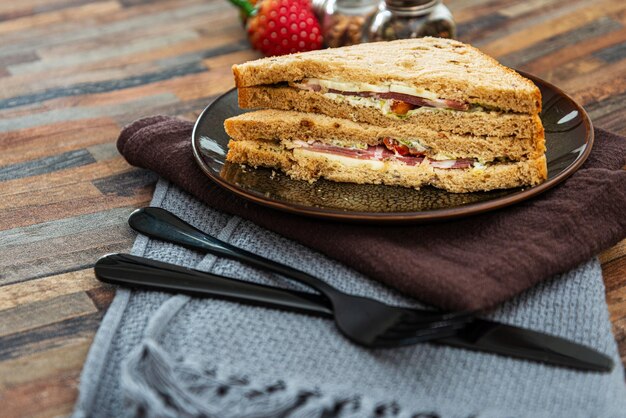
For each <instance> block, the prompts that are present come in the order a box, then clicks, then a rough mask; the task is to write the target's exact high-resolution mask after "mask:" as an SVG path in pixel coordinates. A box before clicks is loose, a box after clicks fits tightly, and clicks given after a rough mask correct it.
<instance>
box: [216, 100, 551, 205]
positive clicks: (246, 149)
mask: <svg viewBox="0 0 626 418" xmlns="http://www.w3.org/2000/svg"><path fill="white" fill-rule="evenodd" d="M224 126H225V129H226V132H227V133H228V135H229V136H230V137H231V138H232V140H231V141H230V142H229V144H228V147H229V151H228V155H227V160H228V161H230V162H232V163H239V164H246V165H249V166H252V167H259V166H263V167H272V168H278V169H280V170H282V171H284V172H285V173H287V174H288V175H290V176H291V177H292V178H294V179H297V180H306V181H314V180H317V179H318V178H326V179H328V180H333V181H338V182H350V183H368V184H387V185H396V186H404V187H412V188H420V187H422V186H427V185H431V186H434V187H438V188H441V189H445V190H447V191H449V192H454V193H462V192H474V191H484V190H493V189H502V188H512V187H518V186H521V185H530V184H538V183H540V182H541V181H543V180H544V179H545V178H546V175H547V173H546V162H545V155H544V145H543V142H536V141H531V140H524V139H517V138H502V137H481V136H469V135H456V134H439V135H437V134H434V133H433V132H431V131H430V130H429V129H428V128H420V129H418V130H417V131H416V130H415V129H414V128H411V127H409V128H407V126H406V124H402V123H397V124H395V125H392V126H388V127H380V126H375V125H370V124H366V123H361V122H353V121H350V120H346V119H340V118H333V117H329V116H326V115H319V114H313V113H302V112H294V111H280V110H260V111H256V112H250V113H244V114H242V115H239V116H236V117H233V118H230V119H227V120H226V121H225V124H224ZM419 133H422V134H423V135H419Z"/></svg>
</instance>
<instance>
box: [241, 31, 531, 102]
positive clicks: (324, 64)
mask: <svg viewBox="0 0 626 418" xmlns="http://www.w3.org/2000/svg"><path fill="white" fill-rule="evenodd" d="M233 74H234V77H235V83H236V85H237V87H238V88H242V87H252V86H260V85H272V84H276V83H280V82H285V81H299V80H302V79H304V78H320V79H327V80H342V81H355V82H365V83H370V84H375V85H383V84H389V83H390V82H397V83H402V84H405V85H409V86H413V87H415V88H418V89H426V90H428V91H431V92H433V93H436V94H437V95H438V97H440V98H443V99H452V100H458V101H462V102H468V103H480V104H484V105H487V106H491V107H494V108H498V109H503V110H507V111H512V112H520V113H529V114H535V113H539V112H540V111H541V92H540V91H539V89H538V88H537V86H535V85H534V84H533V83H532V82H531V81H530V80H528V79H526V78H524V77H522V76H521V75H520V74H518V73H517V72H515V71H514V70H512V69H510V68H508V67H505V66H503V65H501V64H500V63H499V62H498V61H496V60H495V59H493V58H491V57H489V56H488V55H486V54H484V53H482V52H481V51H479V50H478V49H476V48H474V47H472V46H471V45H467V44H463V43H461V42H458V41H455V40H449V39H441V38H430V37H426V38H419V39H404V40H397V41H391V42H375V43H366V44H359V45H353V46H348V47H343V48H334V49H326V50H321V51H311V52H303V53H298V54H291V55H285V56H281V57H269V58H262V59H259V60H255V61H250V62H247V63H244V64H240V65H235V66H233Z"/></svg>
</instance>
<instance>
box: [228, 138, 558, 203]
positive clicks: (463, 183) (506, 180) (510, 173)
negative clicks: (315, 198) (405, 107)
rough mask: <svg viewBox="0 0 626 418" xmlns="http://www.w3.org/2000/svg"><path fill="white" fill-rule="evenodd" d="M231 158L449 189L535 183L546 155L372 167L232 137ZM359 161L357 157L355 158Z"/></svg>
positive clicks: (340, 177)
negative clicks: (444, 165)
mask: <svg viewBox="0 0 626 418" xmlns="http://www.w3.org/2000/svg"><path fill="white" fill-rule="evenodd" d="M226 159H227V161H229V162H231V163H238V164H246V165H249V166H252V167H259V166H263V167H271V168H277V169H280V170H282V171H284V172H285V173H287V174H288V175H289V176H290V177H292V178H293V179H296V180H306V181H311V182H312V181H315V180H317V179H319V178H322V177H323V178H326V179H328V180H332V181H338V182H350V183H360V184H387V185H392V186H403V187H412V188H416V189H419V188H420V187H423V186H427V185H432V186H434V187H437V188H440V189H444V190H447V191H449V192H452V193H466V192H476V191H488V190H494V189H508V188H514V187H520V186H525V185H535V184H539V183H541V182H543V181H544V180H545V179H546V178H547V168H546V158H545V155H542V156H540V157H538V158H536V159H530V160H524V161H518V162H514V163H501V164H494V165H492V166H489V167H487V168H485V169H447V170H446V169H437V168H433V167H432V166H430V165H428V164H420V165H418V166H408V165H406V164H403V163H400V162H391V161H388V162H385V163H384V164H383V166H382V167H378V168H372V167H371V166H370V165H369V164H367V163H366V162H363V161H362V160H355V161H356V165H353V166H350V167H347V166H346V165H344V164H342V163H341V162H340V161H337V160H336V159H332V158H328V157H327V156H326V155H325V154H322V153H307V152H306V151H305V152H302V150H300V152H294V151H293V150H289V149H286V148H285V147H283V146H281V145H280V144H278V143H272V142H258V141H231V142H230V143H229V151H228V154H227V157H226ZM359 161H360V163H359Z"/></svg>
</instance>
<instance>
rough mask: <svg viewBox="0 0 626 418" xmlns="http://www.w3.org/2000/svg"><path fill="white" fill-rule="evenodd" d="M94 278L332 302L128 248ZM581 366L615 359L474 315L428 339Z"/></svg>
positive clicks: (224, 294) (239, 297)
mask: <svg viewBox="0 0 626 418" xmlns="http://www.w3.org/2000/svg"><path fill="white" fill-rule="evenodd" d="M94 271H95V274H96V277H97V278H98V280H100V281H102V282H105V283H110V284H115V285H121V286H131V287H135V288H144V289H150V290H159V291H169V292H179V293H185V294H190V295H193V296H201V297H207V296H209V297H216V298H223V299H228V300H234V301H237V302H242V301H243V302H246V303H248V304H254V305H260V306H265V307H269V308H278V309H282V310H288V311H293V312H297V313H302V314H308V315H314V316H320V317H324V318H332V316H333V313H332V308H331V305H330V303H329V302H328V301H327V300H326V298H324V297H323V296H321V295H318V294H313V293H306V292H300V291H296V290H290V289H283V288H279V287H273V286H266V285H261V284H256V283H251V282H246V281H243V280H239V279H234V278H230V277H224V276H219V275H216V274H212V273H206V272H202V271H199V270H194V269H189V268H185V267H181V266H177V265H175V264H170V263H164V262H160V261H156V260H151V259H148V258H144V257H139V256H133V255H130V254H110V255H106V256H104V257H102V258H100V259H99V260H98V261H97V262H96V265H95V267H94ZM432 342H433V343H436V344H444V345H449V346H454V347H459V348H465V349H469V350H478V351H484V352H488V353H495V354H500V355H506V356H511V357H517V358H521V359H526V360H532V361H539V362H543V363H547V364H551V365H556V366H565V367H571V368H575V369H579V370H585V371H595V372H609V371H611V370H612V369H613V366H614V364H613V360H612V359H611V358H610V357H608V356H606V355H604V354H602V353H600V352H598V351H596V350H594V349H592V348H589V347H586V346H584V345H581V344H578V343H574V342H572V341H568V340H566V339H564V338H561V337H557V336H553V335H549V334H545V333H542V332H539V331H533V330H529V329H525V328H520V327H517V326H513V325H507V324H503V323H499V322H496V321H491V320H487V319H479V318H477V319H475V320H473V321H472V322H469V323H468V324H466V325H465V326H464V327H463V328H461V329H460V330H458V331H457V332H456V334H455V335H453V336H451V337H443V338H441V339H437V340H435V341H432Z"/></svg>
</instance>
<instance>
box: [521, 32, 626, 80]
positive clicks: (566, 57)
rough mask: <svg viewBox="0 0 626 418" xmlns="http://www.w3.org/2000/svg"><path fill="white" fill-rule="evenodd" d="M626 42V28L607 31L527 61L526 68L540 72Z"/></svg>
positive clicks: (532, 71)
mask: <svg viewBox="0 0 626 418" xmlns="http://www.w3.org/2000/svg"><path fill="white" fill-rule="evenodd" d="M624 42H626V28H623V29H621V30H618V31H614V32H611V33H607V34H605V35H603V36H601V37H596V38H593V39H587V40H585V41H582V42H578V43H576V44H575V45H570V46H567V47H565V48H563V49H560V50H558V51H554V52H552V53H550V54H546V55H544V56H542V57H539V58H537V59H535V60H532V61H531V62H527V63H525V64H524V70H526V71H528V72H530V73H538V72H540V71H543V70H544V69H545V68H551V67H559V66H561V65H563V64H565V63H567V62H571V61H573V60H576V59H579V58H584V57H586V56H588V55H589V54H591V53H593V52H595V51H598V50H601V49H604V48H607V47H611V46H613V45H619V44H622V43H624Z"/></svg>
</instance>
